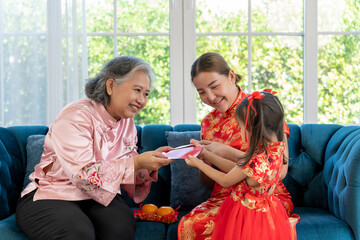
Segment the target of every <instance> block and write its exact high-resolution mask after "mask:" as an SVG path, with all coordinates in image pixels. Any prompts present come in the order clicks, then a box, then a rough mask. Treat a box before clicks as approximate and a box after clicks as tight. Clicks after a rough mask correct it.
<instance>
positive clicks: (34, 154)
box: [23, 134, 45, 188]
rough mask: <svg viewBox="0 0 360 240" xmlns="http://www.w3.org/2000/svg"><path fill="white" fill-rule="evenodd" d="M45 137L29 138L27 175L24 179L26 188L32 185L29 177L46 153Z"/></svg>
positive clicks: (33, 136)
mask: <svg viewBox="0 0 360 240" xmlns="http://www.w3.org/2000/svg"><path fill="white" fill-rule="evenodd" d="M44 141H45V135H40V134H39V135H31V136H29V137H28V141H27V144H26V156H27V157H26V158H27V165H26V173H25V178H24V185H23V186H24V188H25V187H26V186H27V185H28V184H29V183H30V180H29V175H30V174H31V173H33V172H34V167H35V165H36V164H38V163H39V162H40V158H41V155H42V153H43V151H44V148H43V146H44Z"/></svg>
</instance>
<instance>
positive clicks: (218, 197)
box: [178, 88, 293, 240]
mask: <svg viewBox="0 0 360 240" xmlns="http://www.w3.org/2000/svg"><path fill="white" fill-rule="evenodd" d="M239 89H240V88H239ZM246 96H247V94H246V93H244V92H243V91H242V90H241V89H240V92H239V94H238V96H237V98H236V99H235V101H234V103H233V104H232V106H231V107H230V108H229V109H228V110H227V111H226V112H223V113H221V112H219V111H217V110H216V109H214V110H213V111H211V112H210V113H209V114H207V115H206V116H205V118H204V119H203V120H202V121H201V139H203V140H211V141H216V142H220V143H223V144H226V145H229V146H231V147H234V148H236V149H239V150H242V151H245V149H246V148H247V144H246V143H245V142H244V140H243V139H242V138H241V132H240V127H239V125H238V123H237V121H236V118H235V109H236V107H237V106H238V105H239V104H240V103H241V101H242V100H243V99H244V98H245V97H246ZM284 133H286V134H287V135H289V128H288V126H287V125H286V123H285V122H284ZM231 190H232V188H231V187H229V188H224V187H222V186H220V185H219V184H218V183H216V182H215V184H214V187H213V191H212V193H211V196H210V198H209V199H208V200H206V201H205V202H203V203H201V204H200V205H198V206H196V207H195V208H194V209H193V210H192V211H191V212H190V213H188V214H187V215H185V216H184V217H183V218H181V219H180V222H179V227H178V239H185V240H187V239H189V240H190V239H195V240H201V239H204V240H208V239H210V238H211V234H212V231H213V227H214V221H215V216H216V214H217V212H218V210H219V208H220V206H221V204H222V203H223V201H224V200H225V198H226V197H227V196H228V195H229V194H230V193H231ZM274 197H277V198H279V199H280V200H281V203H282V204H283V205H284V207H285V209H286V211H287V212H288V215H289V216H290V215H291V213H292V210H293V203H292V201H291V196H290V194H289V193H288V191H287V190H286V188H285V186H284V184H283V183H282V182H281V181H278V182H277V184H276V187H275V190H274Z"/></svg>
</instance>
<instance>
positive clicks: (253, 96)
mask: <svg viewBox="0 0 360 240" xmlns="http://www.w3.org/2000/svg"><path fill="white" fill-rule="evenodd" d="M270 91H271V89H270ZM264 97H265V95H264V94H263V93H260V92H259V91H255V92H253V93H252V94H250V95H249V96H248V101H249V105H248V108H247V112H246V120H245V141H246V142H247V136H246V127H247V123H248V118H249V110H250V106H251V108H252V109H253V110H254V112H255V115H254V117H253V118H252V119H254V118H255V117H256V115H257V112H256V110H255V108H254V106H253V101H254V99H262V98H264Z"/></svg>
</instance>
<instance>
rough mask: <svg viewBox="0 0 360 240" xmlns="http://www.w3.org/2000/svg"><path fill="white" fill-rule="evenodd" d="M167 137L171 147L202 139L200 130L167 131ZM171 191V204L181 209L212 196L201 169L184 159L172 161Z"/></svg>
mask: <svg viewBox="0 0 360 240" xmlns="http://www.w3.org/2000/svg"><path fill="white" fill-rule="evenodd" d="M165 137H166V139H167V142H168V145H169V146H170V147H178V146H181V145H185V144H189V143H190V139H192V138H193V139H197V140H200V131H187V132H172V131H166V132H165ZM170 169H171V191H170V205H171V206H172V207H173V208H174V207H175V208H176V207H178V206H181V210H191V209H193V208H194V207H196V206H197V205H199V204H200V203H202V202H204V201H205V200H207V199H208V198H209V197H210V194H211V190H212V189H210V188H208V187H206V186H205V185H204V184H203V182H202V181H201V179H200V177H199V170H198V169H197V168H195V167H190V166H188V165H187V164H186V163H185V161H184V159H176V160H175V161H173V162H172V163H170Z"/></svg>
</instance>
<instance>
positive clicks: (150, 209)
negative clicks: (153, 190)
mask: <svg viewBox="0 0 360 240" xmlns="http://www.w3.org/2000/svg"><path fill="white" fill-rule="evenodd" d="M157 210H158V207H157V206H156V205H155V204H151V203H148V204H144V205H142V206H141V211H142V212H143V213H148V214H153V213H156V212H157Z"/></svg>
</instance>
